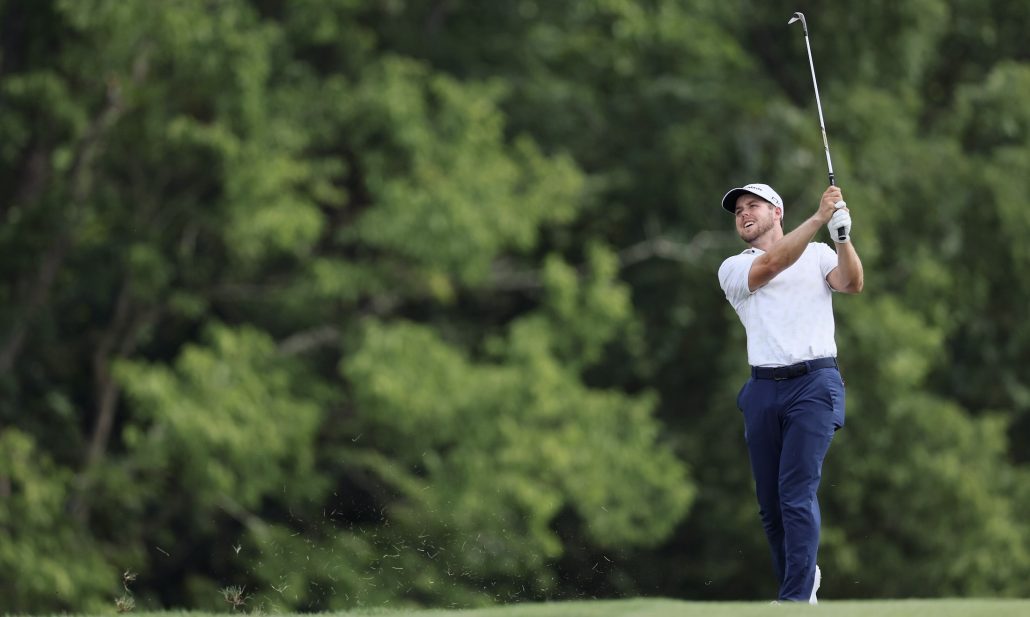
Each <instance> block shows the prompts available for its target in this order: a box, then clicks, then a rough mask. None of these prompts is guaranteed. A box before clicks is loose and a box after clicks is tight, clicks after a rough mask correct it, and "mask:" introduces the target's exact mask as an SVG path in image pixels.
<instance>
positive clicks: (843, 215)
mask: <svg viewBox="0 0 1030 617" xmlns="http://www.w3.org/2000/svg"><path fill="white" fill-rule="evenodd" d="M842 227H843V228H844V230H843V237H841V233H840V232H839V231H838V230H840V229H841V228H842ZM826 228H827V229H829V230H830V237H831V238H833V241H834V242H836V243H837V244H841V243H843V242H847V241H848V240H850V239H851V215H850V214H848V211H847V210H843V209H842V210H837V211H836V212H834V213H833V216H831V217H830V222H829V223H827V224H826Z"/></svg>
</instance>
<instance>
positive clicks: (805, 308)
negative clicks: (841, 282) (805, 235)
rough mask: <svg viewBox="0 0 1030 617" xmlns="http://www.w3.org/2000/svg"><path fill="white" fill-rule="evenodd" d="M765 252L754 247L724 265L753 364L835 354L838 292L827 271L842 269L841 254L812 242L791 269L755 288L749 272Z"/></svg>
mask: <svg viewBox="0 0 1030 617" xmlns="http://www.w3.org/2000/svg"><path fill="white" fill-rule="evenodd" d="M764 252H765V251H762V250H761V249H756V248H749V249H747V250H745V251H744V252H743V253H741V254H739V255H734V256H733V257H730V258H728V259H727V260H726V261H724V262H722V265H721V266H720V267H719V284H720V285H721V286H722V290H723V292H725V293H726V299H727V300H729V302H730V305H732V306H733V308H734V310H736V311H737V315H738V316H739V317H740V321H741V323H743V324H744V330H745V331H746V332H747V359H748V363H749V364H750V365H751V366H786V365H789V364H795V363H797V362H802V361H804V360H813V359H815V358H824V357H831V356H832V357H836V356H837V344H836V343H835V342H834V340H833V303H832V293H833V290H832V289H831V288H830V284H829V283H828V282H827V281H826V275H828V274H829V273H830V271H831V270H833V269H834V268H836V267H837V253H836V252H834V251H833V249H831V248H830V247H828V246H826V245H825V244H823V243H821V242H812V243H810V244H809V245H808V246H807V247H806V248H805V252H804V253H802V254H801V257H800V258H798V260H797V261H796V262H795V263H794V264H793V265H792V266H791V267H789V268H787V269H786V270H784V271H783V272H780V273H779V274H777V275H776V276H775V277H773V279H772V280H771V281H769V282H768V283H766V284H765V285H763V286H762V287H759V288H758V289H756V290H755V291H754V292H751V291H749V290H748V286H747V277H748V273H749V272H750V271H751V264H752V262H754V260H755V259H756V258H757V257H758V256H759V255H761V254H763V253H764Z"/></svg>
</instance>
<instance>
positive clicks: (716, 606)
mask: <svg viewBox="0 0 1030 617" xmlns="http://www.w3.org/2000/svg"><path fill="white" fill-rule="evenodd" d="M233 614H234V613H232V612H231V611H226V612H224V613H199V612H190V613H173V612H165V613H143V612H141V613H128V615H130V616H131V617H175V616H176V615H180V616H183V617H226V615H233ZM235 614H236V615H240V616H241V617H242V616H243V615H246V614H247V613H245V612H238V613H235ZM266 615H274V613H272V614H270V613H266ZM333 615H338V616H340V617H367V616H375V617H759V616H761V617H770V616H775V617H791V616H793V615H805V616H807V617H865V616H869V617H980V616H982V617H1027V616H1028V615H1030V600H991V599H981V600H876V601H871V600H870V601H834V600H826V601H822V602H820V603H819V606H808V605H805V604H781V605H775V606H774V605H770V604H769V603H768V602H682V601H678V600H644V599H640V600H612V601H598V602H554V603H546V604H514V605H509V606H498V607H492V608H485V609H475V610H390V609H375V610H365V611H353V612H346V613H333Z"/></svg>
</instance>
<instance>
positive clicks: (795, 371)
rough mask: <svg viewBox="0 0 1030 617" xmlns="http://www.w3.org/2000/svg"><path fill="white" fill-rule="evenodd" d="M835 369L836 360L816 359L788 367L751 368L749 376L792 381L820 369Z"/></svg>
mask: <svg viewBox="0 0 1030 617" xmlns="http://www.w3.org/2000/svg"><path fill="white" fill-rule="evenodd" d="M830 367H833V368H836V367H837V358H816V359H815V360H805V361H804V362H798V363H797V364H791V365H790V366H752V367H751V376H752V377H754V378H755V379H776V380H781V379H793V378H794V377H801V376H802V375H807V374H808V373H810V372H812V371H814V370H817V369H821V368H830Z"/></svg>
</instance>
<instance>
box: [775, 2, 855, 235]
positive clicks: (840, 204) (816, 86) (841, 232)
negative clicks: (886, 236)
mask: <svg viewBox="0 0 1030 617" xmlns="http://www.w3.org/2000/svg"><path fill="white" fill-rule="evenodd" d="M796 21H800V22H801V27H802V28H803V29H804V31H805V49H807V50H808V66H809V68H811V69H812V87H813V88H814V89H815V107H816V109H817V110H819V130H821V131H822V133H823V148H824V149H825V150H826V169H827V170H828V172H829V175H830V185H831V186H836V182H834V178H833V161H832V160H830V142H829V141H827V139H826V122H825V121H824V120H823V105H822V103H821V102H820V101H819V84H818V83H817V82H816V80H815V62H814V61H813V60H812V46H811V44H809V42H808V22H807V21H805V14H804V13H801V12H797V13H794V16H793V17H791V18H790V21H788V22H787V25H788V26H789V25H790V24H792V23H794V22H796ZM846 205H847V203H846V202H844V201H843V200H841V201H838V202H837V203H836V204H834V207H836V208H843V207H844V206H846ZM837 237H838V238H840V240H841V241H843V240H844V228H843V227H838V228H837Z"/></svg>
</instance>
